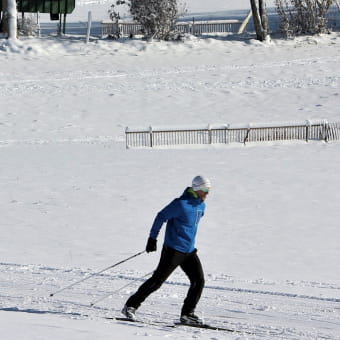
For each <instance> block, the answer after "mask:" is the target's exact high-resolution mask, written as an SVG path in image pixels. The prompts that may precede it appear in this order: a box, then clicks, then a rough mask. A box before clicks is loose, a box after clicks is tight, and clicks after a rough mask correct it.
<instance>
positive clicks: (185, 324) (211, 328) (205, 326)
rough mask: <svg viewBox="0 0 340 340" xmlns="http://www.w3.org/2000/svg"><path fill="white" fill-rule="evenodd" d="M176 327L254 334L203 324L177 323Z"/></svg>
mask: <svg viewBox="0 0 340 340" xmlns="http://www.w3.org/2000/svg"><path fill="white" fill-rule="evenodd" d="M174 326H175V327H178V326H187V327H194V328H202V329H210V330H212V331H221V332H229V333H241V334H252V335H253V334H254V333H253V332H249V331H246V330H244V331H242V330H239V329H232V328H227V327H220V326H213V325H210V324H206V323H203V324H201V325H200V324H197V325H195V324H191V325H190V324H187V323H182V322H175V323H174Z"/></svg>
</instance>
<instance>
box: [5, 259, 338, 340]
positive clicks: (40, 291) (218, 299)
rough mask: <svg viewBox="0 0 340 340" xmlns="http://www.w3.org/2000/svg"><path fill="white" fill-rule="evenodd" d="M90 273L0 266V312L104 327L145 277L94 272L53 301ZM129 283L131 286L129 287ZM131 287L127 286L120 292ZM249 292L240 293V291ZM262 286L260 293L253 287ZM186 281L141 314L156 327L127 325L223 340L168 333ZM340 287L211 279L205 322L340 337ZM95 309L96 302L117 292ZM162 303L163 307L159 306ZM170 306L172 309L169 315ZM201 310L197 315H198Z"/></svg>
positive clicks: (217, 335) (171, 284) (252, 333)
mask: <svg viewBox="0 0 340 340" xmlns="http://www.w3.org/2000/svg"><path fill="white" fill-rule="evenodd" d="M91 274H92V273H91V272H89V271H88V270H82V269H79V268H71V269H65V268H52V267H46V266H42V265H23V264H10V263H0V284H1V287H2V291H1V293H0V311H6V312H16V313H33V314H50V315H52V314H53V315H56V316H58V317H63V318H70V319H86V318H90V319H93V320H97V321H98V322H106V323H107V322H113V323H114V322H119V321H109V320H107V319H105V317H114V316H120V309H121V308H122V306H123V304H124V302H125V300H126V298H127V297H128V296H129V295H130V294H131V293H132V292H133V291H135V289H136V288H137V286H138V285H139V284H140V283H141V281H142V280H144V279H141V277H143V276H144V275H145V273H138V272H134V271H122V272H119V271H115V273H109V272H107V273H102V274H98V275H94V276H92V277H91V278H89V279H88V280H86V281H84V282H82V283H80V284H77V285H75V286H73V287H72V288H70V289H66V290H64V291H62V292H60V293H58V294H55V296H53V297H50V296H49V295H50V293H54V292H56V291H58V290H60V289H61V288H64V287H66V286H68V285H71V284H72V283H74V282H77V281H79V280H81V279H83V278H85V277H87V276H88V275H91ZM129 283H130V284H129ZM127 284H129V285H128V286H127V287H125V288H124V289H122V290H120V291H118V289H120V288H121V287H123V286H125V285H127ZM242 286H244V287H247V288H240V287H242ZM253 286H256V287H257V286H260V287H261V288H260V289H259V288H249V287H253ZM292 287H293V289H294V290H296V291H298V290H299V288H303V290H305V289H306V287H310V288H311V289H313V292H314V294H313V295H306V294H303V295H301V294H299V293H292V292H291V290H292ZM187 289H188V282H187V280H186V278H185V277H184V276H183V274H182V273H180V272H177V271H176V272H175V273H174V274H173V275H172V276H171V279H170V280H169V281H167V282H166V283H165V284H164V285H163V286H162V288H161V289H160V290H159V291H157V292H156V293H154V294H153V295H151V296H150V297H149V299H148V300H147V301H145V303H144V304H143V305H142V307H141V308H140V309H139V310H138V316H139V317H140V318H141V319H142V320H146V322H150V323H151V324H127V326H129V327H139V328H141V329H145V330H148V329H152V328H157V329H158V328H159V329H162V330H164V332H165V336H166V337H176V338H180V337H182V338H183V337H186V336H189V335H190V336H195V337H196V338H199V337H200V336H202V338H207V337H208V336H210V339H225V338H226V336H227V335H226V334H225V332H220V331H211V330H201V329H200V330H198V329H190V328H187V327H185V328H184V327H183V328H181V327H179V328H176V329H174V328H169V327H166V325H168V324H172V323H173V321H175V320H176V319H177V318H178V312H179V310H180V307H181V304H182V300H183V297H184V296H185V293H186V291H187ZM339 290H340V287H339V286H338V285H337V284H332V283H322V282H306V281H301V282H291V281H289V282H288V281H287V282H263V281H261V280H260V281H256V282H247V281H246V280H242V279H236V278H232V277H229V276H223V275H222V276H220V277H218V276H214V275H208V277H207V280H206V287H205V290H204V292H203V296H202V299H201V302H200V304H201V305H204V310H205V315H202V316H203V318H204V319H205V321H206V322H208V323H210V324H213V325H216V326H220V327H228V328H232V329H236V330H238V331H241V332H244V333H243V335H242V333H234V334H232V333H231V334H229V333H228V337H235V339H236V338H237V339H239V338H240V337H241V336H242V338H246V339H271V340H272V339H284V340H293V339H302V340H303V339H318V340H319V339H332V340H336V339H340V299H339V298H337V296H339ZM112 292H113V295H112V296H111V298H107V299H104V300H103V301H101V302H99V303H98V304H97V305H95V306H94V307H91V306H90V305H91V302H93V301H96V300H98V299H100V298H102V297H104V296H107V295H108V294H110V293H112ZM159 305H162V306H163V308H162V310H159V308H158V306H159ZM164 306H167V308H168V310H167V312H164ZM199 309H200V308H199V306H198V311H199Z"/></svg>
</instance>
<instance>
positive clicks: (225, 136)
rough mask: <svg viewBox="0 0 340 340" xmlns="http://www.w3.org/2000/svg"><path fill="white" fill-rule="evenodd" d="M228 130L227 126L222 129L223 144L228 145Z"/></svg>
mask: <svg viewBox="0 0 340 340" xmlns="http://www.w3.org/2000/svg"><path fill="white" fill-rule="evenodd" d="M228 130H229V124H227V125H225V129H224V141H225V144H228V139H227V135H228Z"/></svg>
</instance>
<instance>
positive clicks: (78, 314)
mask: <svg viewBox="0 0 340 340" xmlns="http://www.w3.org/2000/svg"><path fill="white" fill-rule="evenodd" d="M0 312H19V313H29V314H56V315H69V316H82V315H81V314H80V313H65V312H57V311H52V310H39V309H33V308H27V309H19V308H17V307H7V308H0Z"/></svg>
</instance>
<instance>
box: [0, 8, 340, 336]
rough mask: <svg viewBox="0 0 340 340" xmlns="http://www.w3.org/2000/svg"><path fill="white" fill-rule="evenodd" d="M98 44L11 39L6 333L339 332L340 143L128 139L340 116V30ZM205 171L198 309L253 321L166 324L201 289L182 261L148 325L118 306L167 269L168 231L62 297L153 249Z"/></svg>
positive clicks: (0, 302)
mask: <svg viewBox="0 0 340 340" xmlns="http://www.w3.org/2000/svg"><path fill="white" fill-rule="evenodd" d="M201 4H202V7H204V6H205V3H203V2H202V3H201ZM203 5H204V6H203ZM213 10H218V6H217V7H216V8H213ZM84 40H85V39H84V37H77V36H66V37H63V38H56V37H54V36H43V37H42V38H41V39H37V38H30V39H27V38H26V39H24V38H21V39H20V41H19V42H18V43H17V44H15V45H9V44H8V42H7V41H5V40H0V107H1V111H0V159H1V167H0V182H1V190H0V201H1V205H0V216H1V237H0V283H1V293H0V327H1V339H5V340H12V339H13V340H14V339H15V340H21V339H24V340H38V339H44V340H45V339H58V340H60V339H62V340H64V339H72V340H78V339H79V340H87V339H89V340H93V339H96V340H104V339H105V340H107V339H140V338H145V337H147V338H148V339H252V340H254V339H261V340H262V339H268V340H276V339H280V340H293V339H294V340H295V339H318V340H319V339H332V340H334V339H340V279H339V272H340V263H339V258H340V243H339V239H340V231H339V211H340V203H339V202H340V182H339V173H340V157H339V153H340V143H339V142H332V143H324V142H316V141H314V142H309V143H305V142H299V143H295V142H289V143H264V144H259V143H257V144H247V145H246V146H243V145H213V146H205V147H203V146H197V147H186V146H181V147H176V148H175V147H173V148H158V149H148V148H145V149H126V148H125V136H124V132H125V128H126V127H127V126H130V127H134V126H145V127H148V126H150V125H154V126H169V127H171V126H179V125H185V126H195V125H208V124H221V125H222V124H249V123H255V124H261V123H263V124H268V123H275V122H290V121H305V120H321V119H326V120H328V121H329V122H332V121H340V111H339V100H340V86H339V85H340V84H339V77H340V71H339V70H340V57H339V55H340V53H339V52H340V34H339V33H338V32H334V33H332V34H329V35H324V36H318V37H300V38H296V39H294V40H282V39H278V38H275V37H273V39H272V41H271V42H266V43H260V42H258V41H256V40H254V39H252V38H251V36H246V37H205V38H201V39H200V38H195V37H191V36H188V37H186V38H185V40H184V42H177V43H170V42H150V43H147V42H144V41H141V40H124V41H110V40H100V39H95V38H93V39H91V41H90V43H89V44H85V43H84ZM197 174H204V175H206V176H208V177H209V178H210V179H211V182H212V190H211V193H210V194H209V197H208V199H207V210H206V214H205V216H204V218H203V219H202V220H201V223H200V226H199V232H198V236H197V244H196V246H197V248H198V253H199V256H200V258H201V261H202V264H203V267H204V270H205V275H206V287H205V290H204V292H203V295H202V299H201V301H200V303H199V305H198V306H197V313H198V314H199V315H200V316H201V317H203V318H204V319H205V320H206V321H207V322H208V323H211V324H214V325H217V326H221V327H228V328H231V329H235V330H238V331H239V332H237V333H229V332H223V331H212V330H200V329H194V328H187V327H176V328H171V327H167V325H171V324H173V322H174V321H175V320H177V319H178V316H179V311H180V308H181V305H182V301H183V299H184V297H185V294H186V291H187V289H188V281H187V278H186V277H185V275H184V274H183V273H182V272H181V271H180V270H177V271H176V272H175V273H174V274H173V275H172V276H171V277H170V278H169V280H168V281H167V282H166V283H165V284H164V285H163V286H162V288H161V289H160V290H159V291H157V292H155V293H154V294H153V295H151V296H150V297H149V298H148V299H147V300H146V301H145V303H144V304H143V305H142V307H141V308H140V309H139V310H138V316H139V317H140V318H141V319H142V320H146V321H147V322H149V323H150V324H138V323H136V324H132V323H124V322H121V321H116V320H108V319H105V317H116V316H120V310H121V308H122V306H123V304H124V302H125V301H126V299H127V298H128V297H129V296H130V294H132V293H133V292H134V291H135V290H136V289H137V288H138V286H139V285H140V284H141V282H142V281H143V280H144V279H145V278H143V277H144V276H146V275H147V274H148V273H150V272H151V271H152V270H154V268H155V266H156V265H157V263H158V259H159V255H160V248H161V245H162V238H163V232H164V231H162V233H161V235H160V237H159V240H158V251H157V253H153V254H143V255H140V256H138V257H136V258H134V259H132V260H130V261H128V262H125V263H124V264H122V265H120V266H117V267H115V268H112V269H111V270H108V271H105V272H103V273H101V274H98V275H93V276H92V277H91V278H89V279H88V280H85V281H84V282H82V283H80V284H77V285H74V286H73V287H71V288H70V289H66V290H64V291H62V292H60V293H58V294H55V296H53V297H50V293H53V292H56V291H58V290H60V289H62V288H63V287H66V286H68V285H71V284H72V283H74V282H76V281H78V280H82V279H83V278H86V277H87V276H88V275H91V274H93V273H96V272H98V271H100V270H102V269H103V268H106V267H109V266H111V265H113V264H115V263H117V262H119V261H121V260H123V259H125V258H127V257H129V256H131V255H133V254H135V253H137V252H139V251H142V250H143V249H144V247H145V244H146V240H147V237H148V233H149V230H150V227H151V224H152V222H153V219H154V217H155V215H156V214H157V212H158V211H159V210H160V209H161V208H163V206H164V205H166V204H167V203H169V202H170V201H171V200H172V199H173V198H174V197H178V196H179V195H180V194H181V193H182V191H183V190H184V189H185V187H186V186H188V185H190V182H191V179H192V178H193V177H194V176H195V175H197ZM128 283H130V285H129V286H126V287H125V288H123V289H121V288H122V287H124V286H125V285H127V284H128ZM110 294H112V295H111V297H110V298H106V299H103V300H102V301H101V302H98V303H97V304H96V305H95V306H94V307H91V306H90V304H91V303H92V302H93V301H96V300H98V299H101V298H103V297H105V296H107V295H110Z"/></svg>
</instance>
